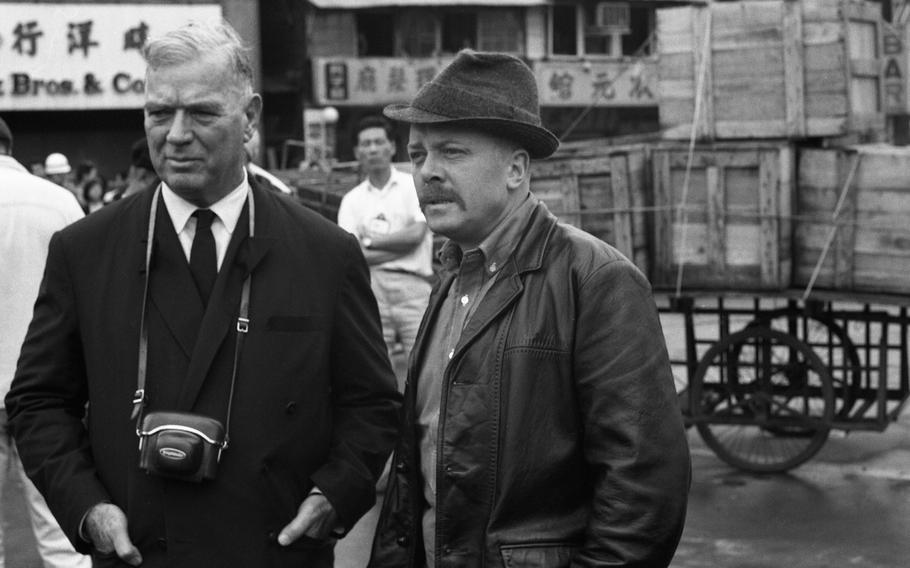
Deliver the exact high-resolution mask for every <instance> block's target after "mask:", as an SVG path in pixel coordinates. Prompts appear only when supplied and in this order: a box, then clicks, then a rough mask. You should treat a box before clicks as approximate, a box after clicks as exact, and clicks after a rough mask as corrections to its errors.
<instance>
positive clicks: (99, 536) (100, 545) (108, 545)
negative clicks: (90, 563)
mask: <svg viewBox="0 0 910 568" xmlns="http://www.w3.org/2000/svg"><path fill="white" fill-rule="evenodd" d="M85 530H86V532H87V533H88V537H89V538H90V539H91V541H92V544H94V545H95V548H96V549H97V550H98V552H100V553H101V554H110V553H112V552H116V553H117V556H118V557H120V559H121V560H123V561H124V562H126V563H127V564H129V565H130V566H139V565H140V564H142V555H141V554H140V553H139V549H138V548H136V546H135V545H134V544H133V542H132V541H131V540H130V535H129V533H128V532H127V530H126V515H124V514H123V511H122V510H121V509H120V507H118V506H117V505H113V504H111V503H98V504H97V505H95V506H94V507H92V508H91V510H89V512H88V515H86V517H85Z"/></svg>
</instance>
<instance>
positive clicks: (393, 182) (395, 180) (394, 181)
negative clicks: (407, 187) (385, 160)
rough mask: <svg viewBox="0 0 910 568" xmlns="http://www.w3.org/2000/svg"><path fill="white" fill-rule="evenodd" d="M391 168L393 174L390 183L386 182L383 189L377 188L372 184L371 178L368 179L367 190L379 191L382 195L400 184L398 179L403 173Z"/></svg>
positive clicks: (390, 176)
mask: <svg viewBox="0 0 910 568" xmlns="http://www.w3.org/2000/svg"><path fill="white" fill-rule="evenodd" d="M389 168H390V169H391V170H392V173H391V175H389V181H387V182H385V185H384V186H382V187H376V186H375V185H373V184H372V183H370V178H367V188H368V189H369V190H370V191H378V192H379V193H382V192H383V191H385V190H387V189H389V188H390V187H392V186H393V185H396V184H398V179H399V176H400V175H401V173H402V172H399V171H398V170H396V169H395V167H394V166H389Z"/></svg>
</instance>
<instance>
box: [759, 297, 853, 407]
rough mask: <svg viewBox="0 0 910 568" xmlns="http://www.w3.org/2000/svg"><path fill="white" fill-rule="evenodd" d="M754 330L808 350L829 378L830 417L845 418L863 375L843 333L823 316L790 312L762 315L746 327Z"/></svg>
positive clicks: (787, 310) (827, 317)
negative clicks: (787, 339) (765, 329)
mask: <svg viewBox="0 0 910 568" xmlns="http://www.w3.org/2000/svg"><path fill="white" fill-rule="evenodd" d="M758 326H761V327H769V328H771V329H776V330H778V331H780V332H782V333H787V334H789V335H792V336H795V337H796V338H797V339H798V340H799V341H801V342H802V343H804V344H806V345H808V346H809V347H811V348H812V351H814V352H815V354H816V355H818V358H819V359H820V360H821V362H822V364H823V365H824V366H825V368H826V369H828V372H829V374H830V375H831V387H832V389H833V390H834V415H835V416H836V417H837V418H844V419H846V418H848V417H849V416H850V411H851V410H852V409H853V405H854V404H855V403H856V400H857V393H858V392H859V390H860V389H861V388H862V380H863V372H862V367H861V363H860V359H859V352H858V351H857V350H856V345H854V343H853V341H852V340H851V339H850V336H849V335H847V332H846V330H844V328H843V327H841V326H840V325H839V324H838V323H837V322H836V321H834V319H833V318H831V317H829V316H827V315H826V314H824V313H819V314H814V315H810V316H804V315H803V313H802V312H801V311H800V310H797V309H793V308H784V309H781V310H776V311H773V312H770V313H767V314H763V315H762V316H760V317H759V318H757V319H754V320H752V321H751V322H749V324H748V325H747V326H746V327H749V328H751V327H758Z"/></svg>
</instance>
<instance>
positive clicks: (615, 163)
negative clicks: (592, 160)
mask: <svg viewBox="0 0 910 568" xmlns="http://www.w3.org/2000/svg"><path fill="white" fill-rule="evenodd" d="M629 189H630V188H629V164H628V161H627V159H626V157H625V156H623V155H616V156H611V157H610V194H611V195H612V197H613V207H614V208H615V209H616V213H614V214H613V229H614V230H613V235H614V236H613V238H614V239H615V242H614V243H613V246H615V247H616V248H617V249H619V252H621V253H623V254H624V255H626V256H627V257H629V258H635V247H634V244H633V241H632V217H631V213H630V211H629V206H630V202H629Z"/></svg>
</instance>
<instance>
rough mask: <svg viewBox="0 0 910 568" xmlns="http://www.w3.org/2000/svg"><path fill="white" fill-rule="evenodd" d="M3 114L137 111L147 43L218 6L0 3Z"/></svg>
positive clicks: (208, 16) (214, 15)
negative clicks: (6, 112)
mask: <svg viewBox="0 0 910 568" xmlns="http://www.w3.org/2000/svg"><path fill="white" fill-rule="evenodd" d="M0 6H2V10H3V17H2V18H0V111H9V110H63V109H114V108H141V107H142V105H143V103H144V89H145V84H144V76H145V62H144V61H143V59H142V55H141V50H142V47H143V46H144V45H145V42H146V41H147V39H148V38H149V37H152V36H154V35H157V34H160V33H163V32H166V31H169V30H172V29H175V28H177V27H179V26H181V25H183V24H184V23H186V22H188V21H190V20H199V21H202V20H207V21H211V20H218V19H220V18H221V6H220V5H219V4H194V5H185V4H166V5H165V4H34V3H13V4H0Z"/></svg>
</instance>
